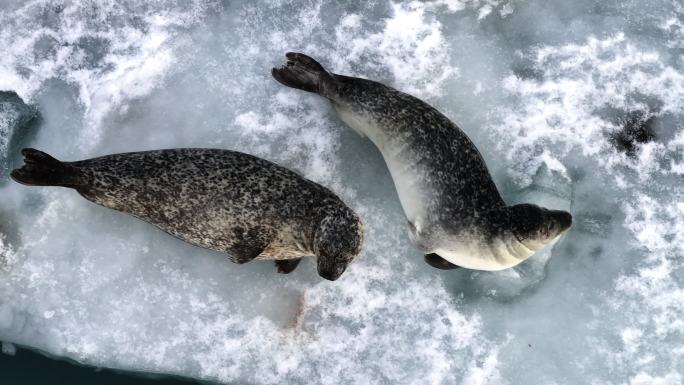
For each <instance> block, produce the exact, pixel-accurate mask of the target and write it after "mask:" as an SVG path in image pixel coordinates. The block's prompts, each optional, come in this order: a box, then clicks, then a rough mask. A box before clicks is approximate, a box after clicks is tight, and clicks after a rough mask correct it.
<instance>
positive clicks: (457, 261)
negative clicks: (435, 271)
mask: <svg viewBox="0 0 684 385" xmlns="http://www.w3.org/2000/svg"><path fill="white" fill-rule="evenodd" d="M286 56H287V63H286V64H285V65H284V66H282V67H280V68H274V69H273V70H272V75H273V77H274V78H275V79H276V80H277V81H279V82H280V83H282V84H284V85H286V86H289V87H293V88H298V89H301V90H304V91H309V92H314V93H317V94H319V95H321V96H323V97H325V98H327V99H328V100H330V102H331V103H332V106H333V108H334V109H335V111H336V112H337V114H338V116H339V117H340V118H341V119H342V121H344V122H345V123H346V124H348V125H349V126H350V127H351V128H352V129H354V130H355V131H356V132H357V133H359V134H360V135H361V136H363V137H367V138H369V139H370V140H371V141H372V142H373V143H374V144H375V146H376V147H377V148H378V149H379V150H380V152H381V153H382V156H383V157H384V159H385V162H386V163H387V166H388V168H389V171H390V173H391V175H392V179H393V180H394V184H395V187H396V189H397V193H398V195H399V200H400V201H401V205H402V207H403V210H404V213H405V214H406V217H407V219H408V228H409V237H410V238H411V240H412V242H413V243H414V244H415V245H416V246H417V247H419V248H420V249H422V251H423V252H424V253H425V254H426V255H425V261H426V262H427V263H429V264H430V265H432V266H434V267H436V268H440V269H453V268H458V267H465V268H469V269H476V270H502V269H506V268H509V267H512V266H515V265H517V264H518V263H520V262H522V261H524V260H525V259H527V258H528V257H529V256H531V255H532V254H533V253H534V252H535V251H536V250H539V249H540V248H542V247H543V246H544V245H546V244H548V243H550V242H551V241H553V240H554V239H556V238H557V237H558V236H559V235H561V234H562V233H563V232H565V231H566V230H567V229H568V228H569V227H570V225H571V223H572V216H571V215H570V213H568V212H566V211H560V210H549V209H545V208H542V207H539V206H536V205H533V204H519V205H514V206H507V205H506V203H505V202H504V201H503V199H502V198H501V195H500V194H499V191H498V190H497V188H496V186H495V185H494V181H493V180H492V177H491V175H490V174H489V171H488V170H487V166H486V165H485V162H484V160H483V158H482V156H481V155H480V153H479V152H478V150H477V148H475V145H474V144H473V142H471V141H470V139H469V138H468V137H467V136H466V134H465V133H464V132H463V131H462V130H461V129H460V128H459V127H458V126H456V124H454V123H453V122H451V121H450V120H449V119H448V118H447V117H446V116H444V115H443V114H442V113H440V112H439V111H437V110H436V109H435V108H433V107H431V106H430V105H428V104H427V103H425V102H424V101H422V100H420V99H418V98H416V97H413V96H411V95H408V94H405V93H403V92H400V91H397V90H395V89H393V88H391V87H388V86H386V85H383V84H381V83H378V82H375V81H372V80H367V79H361V78H355V77H349V76H343V75H337V74H333V73H329V72H327V71H326V70H325V69H324V68H323V66H321V65H320V64H319V63H318V62H316V61H315V60H314V59H312V58H310V57H309V56H306V55H304V54H301V53H292V52H290V53H287V54H286Z"/></svg>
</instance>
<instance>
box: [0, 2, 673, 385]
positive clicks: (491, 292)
mask: <svg viewBox="0 0 684 385" xmlns="http://www.w3.org/2000/svg"><path fill="white" fill-rule="evenodd" d="M0 47H2V52H1V54H0V90H4V91H15V92H16V93H17V94H18V95H19V97H21V98H22V99H23V100H24V102H26V103H27V104H28V105H30V106H35V108H37V109H38V111H39V113H40V116H41V119H40V122H39V124H38V125H37V127H33V128H32V129H31V133H30V135H28V136H26V137H23V139H22V140H21V141H13V140H10V139H9V136H8V135H11V133H10V132H8V129H7V128H4V127H5V125H3V124H4V123H0V168H1V167H2V164H4V162H9V161H11V159H14V158H16V157H17V152H18V150H19V147H20V145H26V144H27V145H30V146H32V147H36V148H39V149H42V150H45V151H48V152H50V153H51V154H53V155H55V156H56V157H58V158H61V159H64V160H71V159H82V158H88V157H92V156H97V155H102V154H107V153H113V152H123V151H136V150H146V149H157V148H169V147H217V148H226V149H237V150H240V151H245V152H249V153H252V154H255V155H258V156H261V157H264V158H267V159H270V160H273V161H276V162H279V163H281V164H283V165H285V166H287V167H290V168H292V169H295V170H297V171H298V172H300V173H302V174H303V175H305V176H306V177H308V178H311V179H313V180H316V181H318V182H320V183H322V184H324V185H326V186H328V187H330V188H332V189H334V190H335V191H336V192H337V193H338V194H339V195H340V196H341V197H342V198H343V199H344V200H345V201H346V202H348V203H349V204H350V205H351V206H352V207H353V208H354V209H355V210H356V211H357V212H358V213H359V214H360V215H361V217H362V219H363V220H364V221H365V223H366V228H367V234H366V240H367V243H366V245H365V248H364V251H363V253H362V256H361V257H360V259H359V260H358V261H357V262H356V263H354V264H353V265H352V266H351V267H350V269H349V270H348V271H347V272H346V273H345V274H344V275H343V277H342V278H341V279H340V280H338V281H336V282H328V281H325V280H322V279H320V278H319V277H318V276H317V274H316V273H315V265H314V263H313V261H306V262H304V263H302V265H301V266H300V267H299V268H298V269H297V270H296V271H295V272H293V273H292V274H290V275H287V276H282V275H277V274H276V273H275V269H274V267H273V266H272V264H271V263H268V262H253V263H250V264H247V265H242V266H238V265H234V264H232V263H230V262H229V261H228V260H227V258H226V257H225V256H223V255H221V254H218V253H214V252H210V251H206V250H202V249H199V248H196V247H193V246H190V245H187V244H185V243H183V242H181V241H178V240H176V239H174V238H173V237H170V236H168V235H166V234H164V233H162V232H161V231H158V230H156V229H155V228H154V227H152V226H150V225H147V224H145V223H142V222H140V221H137V220H136V219H134V218H132V217H129V216H127V215H124V214H121V213H118V212H114V211H110V210H107V209H104V208H102V207H99V206H95V205H93V204H91V203H89V202H87V201H85V200H84V199H82V198H81V197H79V196H78V194H77V193H75V192H73V191H69V190H66V189H59V188H26V187H23V186H20V185H18V184H16V183H11V182H8V181H7V180H6V179H5V180H1V181H0V196H2V199H0V340H1V341H3V342H4V344H3V351H4V352H8V353H11V352H13V351H14V347H13V346H14V345H15V344H16V345H21V346H28V347H32V348H35V349H39V350H41V351H44V352H47V353H49V354H52V355H56V356H62V357H67V358H70V359H74V360H77V361H79V362H82V363H85V364H91V365H97V366H105V367H111V368H120V369H130V370H137V371H146V372H157V373H170V374H179V375H184V376H190V377H195V378H199V379H206V380H213V381H218V382H222V383H249V384H276V383H277V384H302V383H307V384H314V383H316V384H346V383H360V384H365V383H368V384H379V383H382V384H425V383H428V384H523V383H529V384H536V383H544V384H592V385H608V384H630V385H637V384H663V385H665V384H668V385H670V384H680V383H682V381H684V321H683V320H684V6H683V5H682V4H681V1H679V0H653V1H645V0H628V1H621V0H608V1H601V2H595V1H590V0H579V1H572V2H568V1H562V0H531V1H518V0H435V1H424V2H418V1H410V2H394V1H383V0H381V1H375V2H364V1H358V2H349V3H346V2H344V4H343V2H335V1H327V0H308V1H303V2H294V1H286V0H263V1H258V2H244V3H241V2H225V1H223V2H221V1H204V0H194V1H171V2H148V1H137V0H129V1H113V0H107V1H102V2H91V1H66V0H65V1H56V2H55V1H45V0H29V1H24V2H12V1H7V2H0ZM286 51H301V52H305V53H308V54H310V55H312V56H314V57H315V58H317V59H318V60H320V61H321V62H322V63H324V64H325V65H326V66H327V67H328V68H329V69H331V70H333V71H336V72H339V73H345V74H351V75H355V76H363V77H368V78H372V79H377V80H380V81H383V82H385V83H387V84H390V85H393V86H395V87H397V88H399V89H401V90H404V91H407V92H410V93H412V94H414V95H416V96H419V97H421V98H423V99H425V100H427V101H428V102H430V103H431V104H433V105H434V106H436V107H437V108H439V109H440V110H442V111H443V112H445V113H446V114H447V115H448V116H450V117H451V118H452V119H453V120H454V121H456V122H458V123H459V125H460V126H461V127H462V128H463V129H464V130H465V131H466V132H467V133H468V134H469V136H470V137H471V138H472V139H473V141H474V142H475V143H476V144H477V146H478V148H479V149H480V151H481V152H482V154H483V156H484V157H485V159H486V161H487V164H488V166H489V167H490V169H491V171H492V174H493V176H494V178H495V181H496V183H497V186H499V188H500V190H501V191H502V194H503V196H504V198H505V199H506V201H507V202H508V203H511V204H512V203H518V202H530V201H531V202H535V203H539V204H542V205H546V206H549V207H553V208H558V209H565V210H569V211H570V212H572V213H573V215H574V225H573V228H572V230H571V231H570V232H569V233H568V234H567V235H566V236H565V237H564V238H562V239H561V240H560V241H558V242H557V243H556V244H554V245H552V246H551V247H548V248H547V249H545V250H543V251H541V252H540V253H538V254H537V255H536V256H535V257H533V258H531V259H530V260H528V261H526V262H525V263H523V264H521V265H520V266H518V267H516V268H514V269H510V270H507V271H502V272H496V273H489V272H474V271H438V270H435V269H433V268H431V267H429V266H427V265H426V264H425V263H424V262H423V261H422V255H421V254H420V253H419V252H418V250H416V249H415V248H414V247H413V246H411V245H410V243H409V241H408V238H407V235H406V228H405V219H404V216H403V213H402V211H401V207H400V205H399V203H398V199H397V196H396V193H395V191H394V187H393V184H392V181H391V178H390V176H389V173H388V171H387V169H386V167H385V165H384V162H383V160H382V157H381V156H380V154H379V153H378V151H377V150H376V149H375V148H374V147H373V145H372V144H371V143H370V142H369V141H367V140H364V139H362V138H360V137H359V136H358V135H356V134H355V133H354V132H352V131H351V130H350V129H349V128H347V127H346V126H345V125H344V124H343V123H342V122H341V121H340V120H339V119H338V118H337V117H336V116H335V114H334V112H332V111H331V109H330V107H329V105H328V104H327V102H326V101H325V100H322V98H319V97H316V96H315V95H311V94H306V93H304V92H299V91H296V90H291V89H287V88H285V87H282V86H280V85H279V84H278V83H276V82H275V81H274V80H272V78H271V76H270V69H271V67H273V66H276V65H280V63H282V60H283V54H284V53H285V52H286ZM4 111H5V110H0V113H2V116H0V122H5V121H6V120H7V119H8V118H7V116H8V115H7V113H6V112H4ZM12 119H14V118H12ZM8 127H9V126H8ZM2 175H3V176H5V177H6V173H4V172H3V174H2Z"/></svg>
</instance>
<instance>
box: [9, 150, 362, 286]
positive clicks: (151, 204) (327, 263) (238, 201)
mask: <svg viewBox="0 0 684 385" xmlns="http://www.w3.org/2000/svg"><path fill="white" fill-rule="evenodd" d="M22 154H23V155H24V157H25V159H24V162H25V164H24V166H23V167H21V168H20V169H17V170H14V171H13V172H12V174H11V176H12V178H13V179H14V180H15V181H17V182H19V183H23V184H26V185H33V186H63V187H70V188H73V189H75V190H76V191H78V193H79V194H81V195H82V196H83V197H84V198H86V199H88V200H90V201H92V202H95V203H97V204H99V205H102V206H105V207H108V208H111V209H114V210H119V211H123V212H125V213H128V214H131V215H133V216H135V217H137V218H140V219H142V220H143V221H146V222H149V223H152V224H153V225H155V226H157V227H159V228H160V229H162V230H164V231H166V232H167V233H169V234H171V235H173V236H176V237H178V238H180V239H182V240H184V241H187V242H190V243H192V244H194V245H197V246H201V247H205V248H209V249H213V250H217V251H221V252H225V253H228V254H230V255H231V259H232V261H233V262H235V263H245V262H249V261H251V260H252V259H271V260H275V261H276V262H275V263H276V266H277V268H278V272H281V273H289V272H290V271H292V270H294V269H295V267H297V264H298V263H299V261H300V259H301V257H303V256H310V255H316V256H318V273H319V274H320V276H321V277H323V278H325V279H329V280H336V279H337V278H339V277H340V275H341V274H342V273H343V272H344V270H345V269H346V267H347V265H349V263H350V262H352V261H353V260H354V259H355V258H356V256H357V255H358V254H359V251H360V248H361V242H362V233H363V227H362V224H361V221H360V220H359V217H358V216H357V215H356V214H355V213H354V212H353V211H352V210H351V209H350V208H349V207H347V206H346V205H345V204H344V203H343V202H342V201H341V200H340V199H339V198H338V197H337V196H336V195H335V194H334V193H332V192H331V191H330V190H328V189H327V188H325V187H323V186H321V185H319V184H316V183H314V182H312V181H310V180H307V179H305V178H303V177H301V176H299V175H297V174H295V173H294V172H292V171H290V170H288V169H286V168H284V167H280V166H278V165H276V164H274V163H271V162H269V161H266V160H264V159H259V158H257V157H254V156H251V155H247V154H243V153H239V152H235V151H226V150H213V149H173V150H158V151H146V152H131V153H125V154H115V155H107V156H103V157H99V158H93V159H87V160H81V161H77V162H60V161H58V160H57V159H55V158H53V157H51V156H50V155H48V154H46V153H44V152H40V151H37V150H34V149H28V148H27V149H24V150H23V151H22Z"/></svg>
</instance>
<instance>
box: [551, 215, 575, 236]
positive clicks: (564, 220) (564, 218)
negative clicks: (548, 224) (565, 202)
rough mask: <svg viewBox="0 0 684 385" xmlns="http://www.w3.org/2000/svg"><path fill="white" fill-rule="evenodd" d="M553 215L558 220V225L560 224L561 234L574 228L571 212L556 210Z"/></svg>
mask: <svg viewBox="0 0 684 385" xmlns="http://www.w3.org/2000/svg"><path fill="white" fill-rule="evenodd" d="M552 213H553V216H554V217H555V219H556V223H558V227H559V228H560V229H559V230H560V231H559V233H562V232H564V231H566V230H568V229H569V228H570V226H572V214H570V213H569V212H567V211H562V210H554V211H553V212H552Z"/></svg>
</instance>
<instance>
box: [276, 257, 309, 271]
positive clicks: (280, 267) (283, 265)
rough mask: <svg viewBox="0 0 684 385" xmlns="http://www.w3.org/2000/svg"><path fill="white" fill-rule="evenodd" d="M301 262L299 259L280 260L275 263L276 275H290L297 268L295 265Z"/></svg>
mask: <svg viewBox="0 0 684 385" xmlns="http://www.w3.org/2000/svg"><path fill="white" fill-rule="evenodd" d="M301 261H302V259H301V258H295V259H281V260H278V261H275V265H276V268H277V271H278V273H280V274H290V273H291V272H293V271H294V269H296V268H297V265H299V262H301Z"/></svg>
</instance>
